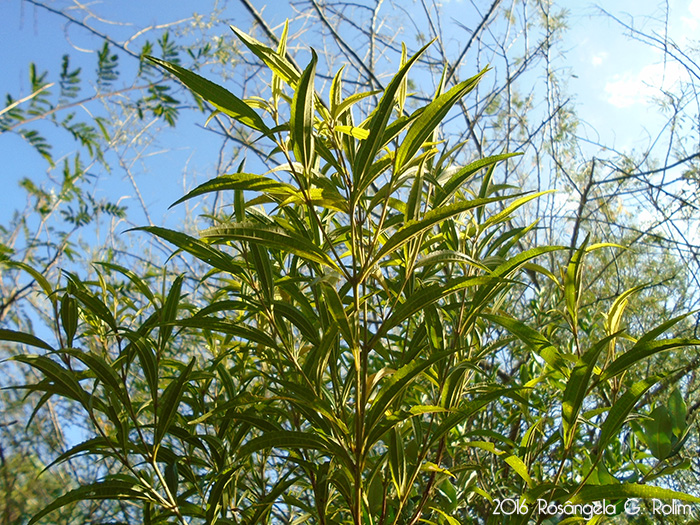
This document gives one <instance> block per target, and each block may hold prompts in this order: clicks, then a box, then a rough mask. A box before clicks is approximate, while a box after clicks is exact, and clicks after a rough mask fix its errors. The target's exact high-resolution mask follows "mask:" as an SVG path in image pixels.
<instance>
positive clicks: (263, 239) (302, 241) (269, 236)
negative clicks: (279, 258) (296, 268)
mask: <svg viewBox="0 0 700 525" xmlns="http://www.w3.org/2000/svg"><path fill="white" fill-rule="evenodd" d="M202 236H203V237H209V238H213V239H222V240H238V241H246V242H253V243H258V244H260V245H263V246H268V247H271V248H276V249H280V250H285V251H287V252H289V253H293V254H294V255H298V256H299V257H301V258H303V259H306V260H308V261H312V262H316V263H319V264H323V265H324V266H328V267H330V268H332V269H334V270H337V271H340V269H339V268H338V266H337V265H336V264H335V263H334V262H333V260H332V259H331V258H330V257H329V256H328V254H326V253H325V252H324V251H323V250H321V249H320V248H319V247H318V246H316V245H315V244H314V243H313V242H311V241H310V240H309V239H307V238H305V237H302V236H301V235H299V234H296V233H293V232H290V231H288V230H284V229H282V228H279V227H277V226H265V225H261V224H255V223H252V222H248V223H240V224H232V225H230V226H223V227H219V228H209V229H208V230H205V231H204V232H202Z"/></svg>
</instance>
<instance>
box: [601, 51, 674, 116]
mask: <svg viewBox="0 0 700 525" xmlns="http://www.w3.org/2000/svg"><path fill="white" fill-rule="evenodd" d="M685 75H686V73H685V70H684V69H683V67H682V66H681V65H680V64H678V63H676V62H669V63H667V64H665V65H664V64H663V63H659V64H649V65H647V66H644V67H643V68H642V69H641V70H640V71H639V72H638V73H637V74H634V73H625V74H622V75H615V76H614V77H613V80H611V81H609V82H607V83H606V84H605V93H606V95H607V101H608V102H609V103H610V104H612V105H613V106H615V107H618V108H627V107H630V106H633V105H635V104H646V103H648V101H649V99H650V98H651V97H653V96H656V95H658V94H659V90H660V89H662V88H663V89H669V88H671V87H672V86H673V85H674V84H676V83H678V82H679V81H680V80H682V79H684V78H685Z"/></svg>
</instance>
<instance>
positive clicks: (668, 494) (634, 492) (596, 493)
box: [569, 483, 700, 504]
mask: <svg viewBox="0 0 700 525" xmlns="http://www.w3.org/2000/svg"><path fill="white" fill-rule="evenodd" d="M624 498H639V499H652V498H657V499H665V500H679V501H688V502H691V503H700V498H698V497H697V496H691V495H690V494H685V493H683V492H676V491H675V490H670V489H664V488H661V487H654V486H652V485H640V484H636V483H615V484H612V485H586V486H584V487H583V488H581V490H579V491H578V493H577V494H576V495H575V496H573V497H572V498H571V499H570V500H569V501H571V503H574V504H576V503H586V502H589V501H602V500H603V499H607V500H616V499H624Z"/></svg>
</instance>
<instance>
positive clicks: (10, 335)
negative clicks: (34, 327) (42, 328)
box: [0, 328, 54, 352]
mask: <svg viewBox="0 0 700 525" xmlns="http://www.w3.org/2000/svg"><path fill="white" fill-rule="evenodd" d="M0 341H9V342H12V343H22V344H25V345H29V346H35V347H37V348H43V349H44V350H49V351H50V352H53V351H54V349H53V348H52V347H51V345H50V344H49V343H47V342H46V341H43V340H42V339H39V338H38V337H36V336H34V335H31V334H25V333H24V332H16V331H14V330H7V329H5V328H0Z"/></svg>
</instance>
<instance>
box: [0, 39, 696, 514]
mask: <svg viewBox="0 0 700 525" xmlns="http://www.w3.org/2000/svg"><path fill="white" fill-rule="evenodd" d="M234 31H236V34H237V35H238V37H239V38H240V39H241V41H242V42H243V43H244V44H245V45H246V46H247V47H248V48H249V49H250V50H251V51H252V52H253V53H254V54H255V55H257V57H258V58H259V59H260V60H261V61H262V62H263V63H264V64H265V65H266V66H267V67H268V68H269V69H270V70H271V72H272V79H271V82H270V90H271V92H270V97H269V99H267V100H265V99H262V98H259V97H256V98H253V99H250V100H241V99H239V98H238V97H236V96H235V95H233V94H232V93H230V92H229V91H227V90H226V89H225V88H223V87H221V86H219V85H216V84H214V83H212V82H210V81H208V80H206V79H204V78H202V77H200V76H198V75H196V74H194V73H192V72H190V71H187V70H185V69H183V68H181V67H180V66H178V65H176V64H173V63H168V62H165V61H163V60H159V59H156V58H151V60H152V61H153V62H155V63H156V64H158V65H159V66H160V67H162V68H164V69H166V70H167V71H169V72H170V73H172V74H173V75H174V76H176V77H177V78H178V79H179V80H180V81H182V82H183V83H184V84H185V85H187V86H188V87H189V88H190V89H191V90H192V91H193V92H194V93H196V94H197V95H198V96H199V97H201V98H203V99H204V100H206V101H207V102H208V103H210V104H211V105H212V106H213V107H214V108H215V109H216V111H218V112H221V113H223V114H226V115H228V116H229V117H231V118H232V119H234V120H235V121H237V122H238V123H240V124H242V125H244V126H247V127H248V128H251V129H252V130H253V131H254V132H256V133H258V134H260V136H261V137H264V138H265V139H266V140H270V141H272V142H273V144H274V147H275V151H274V153H275V155H274V158H282V159H283V160H282V161H281V162H280V163H279V164H278V165H276V166H275V168H274V169H273V170H271V171H269V172H267V173H265V174H262V175H261V174H255V173H246V172H243V171H242V168H241V170H239V171H238V172H236V173H232V174H227V175H221V176H219V177H216V178H215V179H213V180H211V181H208V182H206V183H204V184H202V185H201V186H199V187H197V188H195V189H194V190H192V191H191V192H190V193H188V194H187V195H185V196H184V197H183V198H182V199H180V201H178V202H182V201H185V200H187V199H192V198H195V197H199V196H201V195H204V194H207V193H212V192H226V193H227V194H228V195H230V196H231V210H232V211H231V213H230V215H229V216H222V215H218V216H214V217H213V220H215V225H214V226H213V227H211V228H209V229H206V230H204V231H202V232H201V235H200V237H199V238H195V237H192V236H189V235H187V234H185V233H183V232H180V231H174V230H168V229H165V228H160V227H145V228H141V229H142V230H145V231H147V232H150V233H151V234H153V235H156V236H158V237H160V238H162V239H164V240H166V241H168V242H170V243H172V244H173V245H174V246H175V247H176V248H177V249H178V250H179V251H181V252H183V253H186V254H189V256H191V257H193V258H195V259H197V260H199V261H201V262H203V263H206V265H208V266H209V267H210V271H208V272H207V273H206V275H204V276H194V275H188V276H187V277H188V278H190V279H193V278H195V279H196V280H197V286H195V287H194V288H193V290H192V291H191V293H190V294H183V282H184V279H185V276H184V275H180V276H178V277H176V278H175V279H173V280H172V281H169V282H168V283H167V286H168V287H169V290H168V291H167V293H166V292H163V293H162V294H159V293H157V292H154V291H153V290H152V289H151V287H150V286H151V285H150V284H149V282H147V281H146V280H144V279H142V278H141V277H140V276H139V275H137V274H136V273H134V272H133V271H131V270H128V269H126V268H123V267H120V266H117V265H114V264H106V265H103V266H102V269H101V270H100V278H99V279H98V281H96V282H83V281H81V280H80V279H79V278H78V277H77V276H74V275H68V278H67V281H66V285H65V286H63V287H61V288H60V289H56V290H53V289H51V287H50V285H49V284H48V283H45V286H44V288H45V289H46V291H47V294H48V297H49V299H50V300H51V301H52V302H53V304H54V308H55V311H56V321H57V326H60V330H58V332H57V341H58V345H57V347H56V348H54V346H53V345H50V344H48V343H47V342H45V341H42V340H40V339H38V338H36V337H35V336H33V335H30V334H24V333H18V332H12V331H9V330H3V331H2V332H0V337H1V338H2V339H4V340H6V341H15V342H20V343H24V344H27V345H31V346H35V347H38V348H40V349H43V350H45V351H46V352H45V353H43V354H23V355H19V356H17V357H16V360H17V361H19V362H21V363H25V364H28V365H30V366H32V367H33V368H34V369H35V370H36V371H37V372H38V373H39V376H40V377H41V379H40V381H39V382H37V383H36V384H33V385H29V386H27V387H26V388H27V389H28V390H29V391H30V392H39V393H40V394H41V395H42V398H41V401H40V402H39V403H38V406H37V409H38V408H39V407H40V406H41V405H42V404H43V403H44V402H45V401H46V400H47V399H49V398H51V397H53V396H59V397H61V398H65V399H67V400H70V401H71V402H73V403H76V404H77V405H78V406H80V407H82V410H83V411H84V413H85V415H86V417H87V419H88V420H89V421H90V423H91V424H92V429H93V431H94V434H93V436H92V437H90V439H88V440H87V441H85V442H83V443H80V444H79V445H77V446H75V447H73V448H72V449H71V450H69V451H67V452H66V453H64V454H62V455H61V456H60V457H59V458H57V459H56V462H63V461H66V460H68V459H70V458H75V457H77V456H79V455H89V457H90V458H92V459H94V460H95V461H101V462H102V464H103V465H104V473H105V475H104V477H103V478H101V479H99V480H93V481H92V482H89V483H85V484H83V485H81V486H80V487H79V488H77V489H75V490H73V491H71V492H68V493H67V494H66V495H64V496H62V497H60V498H58V499H57V500H56V501H55V502H54V503H53V504H52V505H50V506H49V507H47V508H46V509H44V511H42V512H41V513H39V515H37V516H36V517H35V518H34V520H32V523H33V522H34V521H37V520H39V519H40V518H41V517H43V516H45V515H47V514H48V513H50V512H51V511H53V510H55V509H57V508H59V507H61V506H63V505H65V504H67V503H71V502H75V501H81V500H87V499H100V500H127V501H129V502H132V503H137V504H138V505H139V509H140V513H141V514H140V515H139V518H140V519H142V520H143V522H144V523H152V524H154V523H161V522H165V521H172V520H178V521H179V522H182V523H202V522H203V523H208V524H214V523H222V524H223V523H246V524H252V523H291V522H295V523H298V522H300V521H302V520H303V519H307V518H308V519H310V520H311V521H312V522H313V523H319V524H339V523H353V524H355V525H360V524H368V523H371V524H390V523H395V524H399V523H402V524H403V523H406V524H415V523H418V522H427V523H438V522H440V523H450V524H454V523H460V522H465V520H470V519H471V520H479V519H481V520H484V521H485V520H496V521H501V519H503V520H505V521H507V522H514V518H517V519H518V520H520V522H522V523H526V522H527V521H528V520H529V519H530V518H531V517H533V516H534V517H536V518H538V519H540V521H541V520H542V519H544V516H542V515H540V516H537V514H536V510H535V509H536V507H535V506H534V505H533V502H534V500H535V499H537V498H546V499H547V500H548V501H558V502H560V503H564V502H570V503H572V504H575V503H587V502H595V501H599V500H602V499H603V498H606V499H607V500H608V501H611V502H612V504H613V505H614V513H615V514H619V513H621V512H623V507H622V505H623V502H624V499H625V498H627V497H660V498H669V497H673V498H677V499H684V500H688V501H698V500H697V499H696V498H694V497H693V496H690V495H685V494H682V493H678V492H672V491H671V490H670V489H669V488H668V486H665V485H663V484H662V485H661V486H656V487H654V486H651V485H648V484H647V482H649V481H651V480H652V479H654V478H655V477H656V475H657V474H661V473H662V470H661V469H662V467H664V468H667V469H668V468H670V469H673V468H683V467H684V465H683V462H682V461H680V459H679V457H680V456H679V453H680V452H681V450H682V446H683V442H684V439H685V437H686V436H687V432H688V430H687V427H686V424H685V416H686V411H687V409H686V407H685V405H684V403H683V399H682V396H680V394H679V393H674V395H673V396H671V398H670V399H669V401H668V403H667V404H666V405H661V404H659V405H658V406H657V408H656V409H654V411H653V412H651V415H650V416H649V417H643V416H639V415H634V414H635V412H634V411H635V410H637V411H639V410H641V409H642V408H645V407H646V406H648V405H649V403H650V401H649V399H650V397H649V396H650V394H651V393H652V392H653V393H654V394H658V391H657V390H655V387H656V386H657V385H663V384H664V376H663V375H662V374H660V375H656V376H652V377H636V378H635V374H634V373H633V371H634V367H635V365H636V364H637V363H639V362H641V361H642V360H645V359H648V358H650V357H651V356H653V355H654V354H656V353H658V352H661V351H666V352H668V351H675V350H680V349H682V348H684V347H686V346H689V345H698V344H700V341H696V340H684V339H659V337H661V336H662V335H663V334H664V333H665V332H667V331H668V330H669V329H670V328H671V327H672V326H673V324H674V323H675V322H678V321H679V319H675V320H671V321H667V322H665V323H663V324H661V325H660V326H659V327H658V328H657V329H655V330H652V331H650V332H648V333H646V334H643V335H642V336H641V337H639V338H634V337H632V336H631V335H629V334H627V333H626V332H625V331H624V330H622V329H621V326H622V325H621V319H622V314H623V311H624V308H625V305H626V303H627V301H628V300H629V299H630V297H631V296H632V294H633V293H634V291H635V289H633V290H630V291H629V292H625V293H624V294H622V295H621V296H620V297H619V298H618V299H617V300H616V301H614V303H613V304H612V306H611V307H610V308H609V310H608V312H607V315H606V317H605V323H604V327H603V330H602V332H601V333H595V331H594V330H590V329H589V327H590V325H589V324H587V325H584V324H583V323H582V322H581V319H580V317H579V314H580V310H581V304H580V302H581V301H580V299H581V295H582V291H583V290H584V288H585V286H584V284H585V283H584V281H585V279H584V277H585V276H584V264H583V262H584V260H585V258H586V256H587V254H588V253H589V252H591V251H592V250H596V249H599V248H601V247H603V246H604V245H588V242H585V243H584V244H583V245H582V246H580V247H579V248H577V249H575V250H566V249H564V248H562V247H557V246H536V247H532V248H529V249H525V248H521V247H522V246H524V245H525V244H526V242H527V239H528V234H529V232H531V231H532V229H533V227H534V225H530V226H526V227H516V226H514V224H515V219H516V217H515V214H516V212H517V211H518V209H519V208H520V207H522V206H524V205H526V204H527V203H528V202H529V201H531V200H533V199H536V198H537V197H538V194H523V193H517V192H513V189H512V188H510V187H506V186H503V185H499V184H496V183H495V182H494V170H495V168H496V166H497V164H498V163H500V162H507V159H508V158H509V157H510V156H512V154H508V153H504V154H501V155H497V156H493V157H488V158H483V159H478V160H476V161H475V162H472V163H470V164H467V165H464V166H459V167H455V166H454V165H453V164H454V154H455V152H456V151H458V150H459V148H460V146H461V145H457V146H455V147H453V148H449V149H448V148H447V147H446V146H443V147H442V149H441V148H440V147H439V146H440V145H441V143H440V141H439V140H438V139H439V131H438V129H439V128H438V127H439V125H440V124H441V122H442V121H443V119H444V118H445V117H446V115H447V114H448V112H449V111H450V109H451V108H452V107H453V106H454V105H455V103H456V102H458V101H459V100H461V99H462V98H463V97H465V96H467V95H468V94H469V93H470V91H472V90H473V89H474V88H475V86H476V85H477V83H478V82H479V80H480V79H481V77H482V76H483V75H484V74H486V71H482V72H480V73H478V74H477V75H476V76H474V77H473V78H470V79H469V80H466V81H464V82H462V83H460V84H458V85H456V86H454V87H452V88H450V89H449V90H445V89H442V88H441V89H440V90H438V92H437V93H436V94H435V97H434V99H433V100H432V101H430V102H428V103H426V104H424V105H422V106H420V107H418V109H415V110H414V111H412V112H411V113H408V112H406V104H405V102H406V99H407V94H406V89H407V79H408V73H409V70H410V68H411V66H412V65H413V64H414V63H415V62H416V61H417V60H418V59H419V58H420V56H421V54H422V53H423V52H424V51H425V49H426V48H427V46H426V47H424V48H423V49H422V50H420V51H419V52H418V53H417V54H416V55H414V56H413V57H410V58H407V59H405V60H404V61H403V63H402V64H401V66H400V69H399V71H398V73H396V75H394V77H393V78H392V79H391V81H390V82H389V84H388V85H387V87H386V88H385V89H384V90H383V92H380V93H377V92H366V93H358V94H353V95H350V96H344V94H343V93H344V91H343V81H342V71H340V72H338V73H337V74H336V75H335V77H334V79H333V82H332V85H331V87H330V95H329V102H328V103H327V104H326V103H324V102H323V100H322V98H321V96H319V95H318V94H317V93H316V91H315V84H314V76H315V69H316V65H317V59H316V55H315V54H314V53H313V52H312V59H311V61H310V63H309V64H308V66H307V67H306V69H304V71H301V72H300V71H298V70H297V69H296V68H295V67H294V66H293V65H292V64H291V63H290V62H288V61H287V60H286V58H285V38H284V37H283V38H282V44H281V45H280V48H279V49H277V50H273V49H270V48H268V47H265V46H264V45H262V44H261V43H259V42H257V41H255V40H253V39H252V38H251V37H249V36H247V35H245V34H243V33H241V32H239V31H237V30H234ZM285 33H286V30H285ZM288 88H291V93H292V96H291V97H290V96H289V95H288V93H289V91H288ZM373 97H374V98H375V99H378V102H377V104H376V106H375V107H374V109H373V110H372V111H371V113H370V114H369V116H368V117H367V118H366V119H365V120H364V121H362V122H360V123H356V122H355V120H354V113H355V106H356V105H357V104H358V103H361V101H363V100H364V101H365V102H366V101H367V100H366V99H372V98H373ZM556 253H559V254H561V255H568V260H567V261H566V262H565V263H563V265H562V267H561V269H560V272H559V274H558V275H557V273H556V272H555V271H552V270H548V269H545V267H544V266H542V265H540V264H535V259H536V258H538V257H542V256H543V255H555V254H556ZM549 260H551V261H554V260H555V258H554V257H550V258H549ZM523 270H527V271H529V272H535V273H538V274H539V276H540V277H539V278H540V279H542V280H544V281H547V283H548V284H547V290H549V292H548V293H549V294H550V296H549V297H547V298H542V297H540V298H539V300H540V302H541V303H542V304H546V305H548V306H547V307H546V308H545V309H544V310H542V312H544V313H543V314H542V316H541V317H543V318H545V319H546V321H545V322H544V323H537V322H534V323H532V322H531V323H527V322H526V321H527V318H526V317H527V316H529V315H530V314H532V313H534V311H535V307H534V306H533V307H532V308H531V310H530V311H529V312H528V310H527V309H525V308H522V307H520V306H516V304H515V297H516V295H517V294H521V295H522V294H525V296H526V297H529V300H530V303H531V304H532V305H534V304H536V303H537V301H538V299H537V298H536V297H535V291H533V289H529V288H527V287H526V286H525V285H524V284H523V283H522V282H520V281H519V279H520V278H522V277H523V276H524V275H525V274H524V272H523ZM115 275H122V276H123V277H124V278H126V279H127V282H126V284H125V285H124V286H116V285H113V284H110V283H112V282H113V280H114V278H115V277H114V276H115ZM165 286H166V283H164V289H165ZM125 290H130V291H129V299H128V300H127V296H126V293H127V292H126V291H125ZM212 290H213V291H212ZM542 312H541V313H542ZM640 418H641V419H642V423H641V424H640V425H638V427H637V430H636V432H637V434H634V433H633V432H632V431H631V430H630V425H629V424H628V422H629V420H630V419H640ZM664 422H665V423H664ZM669 422H670V425H669V424H668V423H669ZM662 423H663V424H662ZM635 435H639V436H641V438H640V439H641V441H640V439H637V438H634V436H635ZM642 442H644V443H642ZM647 450H649V451H651V455H649V454H648V453H647ZM652 456H655V458H656V459H655V460H653V459H650V458H651V457H652ZM654 461H656V463H654ZM668 472H669V471H668V470H666V471H665V473H668ZM509 498H515V500H516V502H517V503H515V502H511V503H513V504H514V505H515V506H514V509H515V516H497V514H496V513H498V512H501V511H502V512H509V511H510V510H512V509H510V508H506V506H504V505H505V504H504V501H509ZM518 498H520V499H519V500H518Z"/></svg>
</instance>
